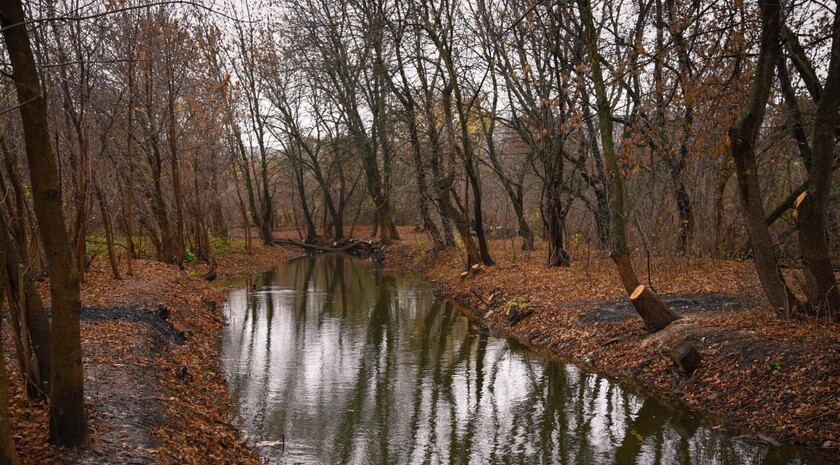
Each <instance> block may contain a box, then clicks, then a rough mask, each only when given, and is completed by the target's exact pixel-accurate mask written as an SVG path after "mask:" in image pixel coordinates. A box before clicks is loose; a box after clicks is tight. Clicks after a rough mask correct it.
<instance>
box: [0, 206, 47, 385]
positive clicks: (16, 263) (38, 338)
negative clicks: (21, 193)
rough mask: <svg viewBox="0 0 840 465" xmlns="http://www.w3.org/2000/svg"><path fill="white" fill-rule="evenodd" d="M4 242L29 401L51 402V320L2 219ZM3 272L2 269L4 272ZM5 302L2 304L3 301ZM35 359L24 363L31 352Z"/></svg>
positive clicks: (0, 237)
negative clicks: (42, 399)
mask: <svg viewBox="0 0 840 465" xmlns="http://www.w3.org/2000/svg"><path fill="white" fill-rule="evenodd" d="M0 240H2V241H3V243H4V247H3V248H2V249H3V250H2V251H0V252H2V253H4V254H5V269H4V270H3V271H2V272H3V273H4V279H3V280H2V281H3V282H4V284H5V285H4V287H5V289H6V291H7V292H8V302H9V307H10V309H11V312H12V324H13V325H15V328H14V329H15V335H16V336H17V337H18V341H17V343H16V346H17V348H18V352H19V356H18V359H19V361H20V367H21V372H22V373H23V377H24V379H25V381H26V393H27V395H28V396H29V397H41V398H45V399H46V398H47V394H48V393H49V379H50V345H51V343H50V340H51V336H50V320H49V319H48V318H47V314H46V312H45V311H44V303H43V302H42V301H41V295H40V294H39V293H38V289H37V288H35V284H34V283H33V282H32V275H31V273H30V272H29V271H28V270H27V268H28V267H27V266H26V264H25V263H24V262H23V259H22V257H21V254H20V253H19V246H18V245H17V244H16V241H14V239H13V238H12V237H11V235H10V234H9V230H8V228H6V224H5V221H3V220H2V219H0ZM0 269H2V268H0ZM0 302H2V300H0ZM25 348H26V349H30V350H31V353H32V355H34V359H32V360H24V357H26V356H27V355H25V354H26V353H27V352H30V350H26V349H25Z"/></svg>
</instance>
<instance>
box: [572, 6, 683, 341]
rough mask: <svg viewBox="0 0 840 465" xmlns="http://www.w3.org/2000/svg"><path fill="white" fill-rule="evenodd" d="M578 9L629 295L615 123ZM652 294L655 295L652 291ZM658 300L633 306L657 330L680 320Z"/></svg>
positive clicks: (614, 234) (588, 25)
mask: <svg viewBox="0 0 840 465" xmlns="http://www.w3.org/2000/svg"><path fill="white" fill-rule="evenodd" d="M577 4H578V9H579V11H580V16H581V22H582V24H583V33H584V36H585V39H586V45H587V49H588V50H587V51H588V55H589V63H590V68H591V70H590V71H591V73H592V80H593V83H594V86H595V98H596V103H597V109H598V112H597V113H598V122H599V129H600V134H601V145H602V147H603V156H604V161H605V162H606V169H607V175H608V179H609V193H610V208H611V211H610V242H611V251H610V257H611V258H612V259H613V262H615V265H616V268H617V270H618V275H619V277H620V278H621V282H622V284H623V285H624V289H625V291H626V292H627V294H628V295H630V296H631V300H632V295H633V293H635V291H636V290H637V288H638V286H639V280H638V278H637V277H636V272H635V271H634V270H633V264H632V263H631V261H630V252H629V250H628V248H627V237H626V233H625V224H624V222H625V213H624V188H623V180H622V175H621V171H620V168H619V166H618V157H617V156H616V153H615V145H614V141H613V123H612V115H611V114H610V106H609V101H608V100H607V93H606V88H605V85H604V79H603V76H602V74H601V60H600V53H599V52H598V38H597V35H596V32H595V24H594V20H593V18H592V7H591V5H590V2H589V0H577ZM650 294H652V295H653V296H655V294H654V293H653V292H652V291H650ZM657 300H658V298H656V299H646V300H645V301H640V302H637V301H635V300H634V301H633V306H634V307H635V308H636V311H637V312H638V313H639V315H640V316H642V318H643V320H645V323H646V324H648V320H650V321H656V322H657V323H656V325H655V326H654V328H655V330H658V329H661V328H663V327H665V326H667V324H668V323H670V322H672V321H674V320H676V319H677V316H676V314H674V313H673V312H668V311H666V310H667V307H664V305H658V304H657Z"/></svg>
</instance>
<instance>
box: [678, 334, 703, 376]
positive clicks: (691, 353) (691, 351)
mask: <svg viewBox="0 0 840 465" xmlns="http://www.w3.org/2000/svg"><path fill="white" fill-rule="evenodd" d="M670 355H671V360H673V361H674V365H676V366H677V368H679V369H680V371H682V372H683V373H685V374H686V375H687V376H691V374H692V373H694V370H696V369H697V367H699V366H700V361H701V360H702V357H701V356H700V352H698V351H697V349H695V348H694V346H693V345H692V344H691V343H690V342H688V339H683V341H682V342H680V343H679V344H677V345H676V346H674V348H673V349H671V354H670Z"/></svg>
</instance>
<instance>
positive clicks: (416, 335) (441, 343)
mask: <svg viewBox="0 0 840 465" xmlns="http://www.w3.org/2000/svg"><path fill="white" fill-rule="evenodd" d="M226 311H227V314H228V318H229V323H230V324H229V325H228V326H227V328H226V330H225V333H224V336H223V341H222V344H223V349H222V360H223V362H222V363H223V369H224V370H225V373H226V375H227V377H228V381H229V384H230V389H231V394H232V396H233V400H234V402H235V403H236V405H237V407H238V414H239V422H240V424H241V427H242V428H243V429H244V431H245V433H246V434H247V435H248V437H249V439H250V441H251V443H252V444H254V445H255V446H256V447H257V448H258V449H259V451H260V453H261V454H262V455H263V457H264V458H265V460H266V461H267V462H268V463H284V464H285V463H288V464H292V463H324V464H333V463H334V464H344V463H348V464H415V463H416V464H530V463H535V464H540V463H546V464H548V463H551V464H555V463H568V464H612V463H626V464H632V463H638V464H767V465H770V464H788V463H791V464H798V463H803V464H804V463H809V464H810V463H820V461H819V460H817V459H816V458H814V457H811V458H808V459H806V458H804V455H802V452H803V451H801V450H795V449H792V448H785V447H777V446H771V445H768V444H766V443H764V442H762V441H758V440H755V439H751V438H746V437H738V436H733V435H730V434H726V433H724V432H721V431H718V430H716V429H714V428H709V427H706V426H704V425H702V424H701V422H700V421H699V420H698V419H697V418H695V417H693V416H692V415H691V414H689V413H687V412H686V411H683V410H679V409H676V410H675V409H672V408H669V407H666V406H664V405H663V404H661V403H659V402H657V401H656V400H654V399H650V398H644V397H640V396H638V395H635V394H633V393H631V392H628V391H626V390H624V389H622V388H621V387H620V386H618V385H617V384H616V383H614V382H611V381H609V380H607V379H605V378H603V377H601V376H597V375H594V374H589V373H586V372H583V371H581V370H579V369H577V368H576V367H574V366H572V365H568V364H563V363H560V362H558V361H556V360H549V359H547V358H545V357H544V356H541V355H539V354H535V353H532V352H529V351H528V350H525V349H523V348H521V347H518V346H517V345H516V344H515V343H513V342H511V341H509V340H506V339H503V338H497V337H494V336H492V335H490V334H489V333H488V332H487V331H486V330H485V329H482V328H481V326H480V325H479V324H477V323H476V322H475V321H473V320H470V319H468V318H466V317H465V316H464V315H463V313H462V312H460V311H459V310H458V309H457V308H455V307H454V306H453V304H452V303H450V302H448V301H447V300H445V299H441V298H437V297H435V295H434V293H433V292H432V288H431V287H430V286H429V285H427V284H426V283H424V282H423V281H422V280H420V279H418V278H416V277H407V276H397V275H394V274H391V273H388V272H385V271H382V270H379V269H377V268H375V267H373V266H372V265H371V264H370V262H368V261H365V260H358V259H353V258H350V257H346V256H343V255H322V256H317V257H312V258H303V259H298V260H293V261H290V262H288V263H286V264H284V265H282V266H280V267H279V268H277V269H275V270H273V271H271V272H266V273H261V274H257V275H253V276H251V277H248V278H247V279H244V280H241V281H239V282H237V283H235V288H234V289H233V290H231V291H230V295H229V298H228V303H227V307H226Z"/></svg>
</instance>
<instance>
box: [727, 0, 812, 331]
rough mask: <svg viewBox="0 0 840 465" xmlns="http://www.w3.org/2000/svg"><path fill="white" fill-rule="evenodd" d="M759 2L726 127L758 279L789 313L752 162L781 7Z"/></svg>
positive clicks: (788, 293)
mask: <svg viewBox="0 0 840 465" xmlns="http://www.w3.org/2000/svg"><path fill="white" fill-rule="evenodd" d="M759 5H760V8H761V18H762V21H761V23H762V28H761V48H760V51H759V57H758V64H757V67H756V72H755V77H754V78H753V83H752V89H751V91H750V95H749V99H748V100H747V103H746V105H745V106H744V111H743V112H742V114H741V117H740V119H739V120H738V122H737V123H736V124H735V126H733V127H732V128H731V129H730V130H729V142H730V151H731V152H732V158H733V160H734V161H735V174H736V177H737V179H738V191H739V194H740V198H741V204H742V206H743V208H744V214H745V215H746V218H745V219H746V224H747V232H748V233H749V236H750V243H751V245H752V249H753V254H754V257H755V260H754V261H755V267H756V271H757V273H758V278H759V280H760V281H761V285H762V287H763V288H764V293H765V294H766V295H767V300H768V301H769V302H770V305H771V306H772V307H773V309H774V311H775V312H776V313H778V314H780V315H782V316H789V315H790V313H791V311H793V310H795V309H797V308H798V307H799V302H798V301H797V298H796V296H795V295H794V294H793V291H792V290H791V289H790V287H788V285H787V283H786V281H785V278H784V275H782V272H781V269H780V268H779V263H778V260H777V258H776V255H775V250H774V244H773V239H772V238H771V236H770V230H769V229H768V228H767V225H766V220H765V218H766V215H765V213H764V205H763V204H762V195H761V187H760V182H759V174H758V166H757V165H756V162H755V143H756V139H757V138H758V132H759V129H760V127H761V122H762V121H763V119H764V109H765V106H766V104H767V99H768V97H769V95H770V88H771V86H772V83H773V69H774V67H775V64H776V56H777V55H778V53H779V49H780V42H779V31H780V30H781V26H782V19H781V12H780V10H781V6H780V4H779V1H778V0H762V1H761V2H759Z"/></svg>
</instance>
